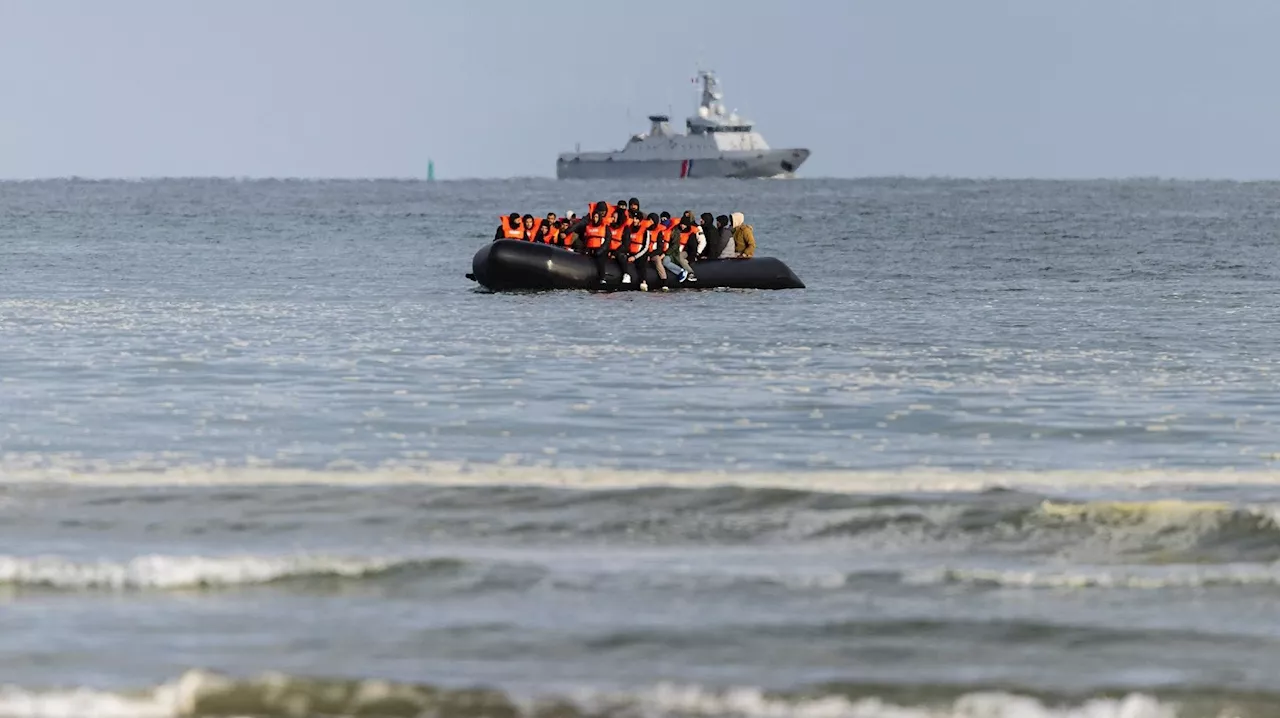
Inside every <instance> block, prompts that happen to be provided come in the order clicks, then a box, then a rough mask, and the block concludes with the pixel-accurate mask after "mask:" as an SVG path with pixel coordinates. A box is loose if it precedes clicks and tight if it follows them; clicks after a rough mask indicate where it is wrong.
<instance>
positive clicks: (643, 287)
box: [640, 282, 649, 292]
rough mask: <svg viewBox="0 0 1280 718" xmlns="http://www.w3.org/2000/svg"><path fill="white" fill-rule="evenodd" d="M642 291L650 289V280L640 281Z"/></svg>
mask: <svg viewBox="0 0 1280 718" xmlns="http://www.w3.org/2000/svg"><path fill="white" fill-rule="evenodd" d="M640 291H642V292H647V291H649V283H648V282H641V283H640Z"/></svg>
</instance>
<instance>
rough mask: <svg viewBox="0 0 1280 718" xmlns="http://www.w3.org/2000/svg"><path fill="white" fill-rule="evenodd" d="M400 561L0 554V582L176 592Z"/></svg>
mask: <svg viewBox="0 0 1280 718" xmlns="http://www.w3.org/2000/svg"><path fill="white" fill-rule="evenodd" d="M402 563H404V561H403V560H395V559H383V558H367V559H350V558H339V557H329V556H306V555H304V556H279V557H263V556H218V557H208V556H162V555H150V556H139V557H137V558H133V559H131V560H128V561H105V560H104V561H72V560H68V559H65V558H61V557H56V556H35V557H26V556H3V555H0V583H5V584H14V585H22V586H46V587H51V588H60V589H73V590H75V589H79V590H86V589H110V590H138V589H181V588H201V587H217V586H240V585H250V584H261V583H268V582H271V581H278V580H281V579H285V578H293V577H303V576H343V577H357V576H363V575H367V574H370V573H377V572H380V571H385V570H387V569H389V568H392V567H394V566H396V565H398V564H402Z"/></svg>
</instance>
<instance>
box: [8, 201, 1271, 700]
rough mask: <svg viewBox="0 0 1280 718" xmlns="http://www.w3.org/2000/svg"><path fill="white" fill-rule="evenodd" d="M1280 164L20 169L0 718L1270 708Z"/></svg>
mask: <svg viewBox="0 0 1280 718" xmlns="http://www.w3.org/2000/svg"><path fill="white" fill-rule="evenodd" d="M1278 190H1280V185H1277V184H1267V183H1252V184H1239V183H1227V182H1223V183H1210V182H1161V181H1155V180H1133V181H1113V182H1103V181H1099V182H1021V181H961V180H891V179H878V180H860V181H824V180H795V181H781V182H779V181H747V182H740V181H724V182H715V181H711V182H678V181H671V182H647V183H638V184H621V183H618V184H607V183H605V184H586V183H575V182H554V181H549V180H516V181H505V182H497V181H494V182H435V183H425V182H414V181H326V182H319V181H316V182H309V181H231V180H164V181H145V182H132V181H107V182H89V181H70V180H58V181H45V182H11V183H0V716H54V715H59V716H61V715H66V716H356V715H359V716H416V715H430V716H435V717H437V718H481V717H485V716H493V717H495V718H517V717H520V718H523V717H525V716H528V717H530V718H533V717H537V718H588V717H590V718H667V717H680V718H692V717H694V716H703V717H706V718H730V717H732V718H784V717H789V716H799V717H802V718H839V717H843V716H853V717H857V718H870V717H872V716H890V717H893V718H942V717H944V716H966V717H971V718H996V717H998V716H999V717H1003V716H1008V717H1010V718H1012V717H1014V716H1017V717H1019V718H1024V717H1026V718H1029V717H1032V716H1059V717H1063V718H1065V717H1067V716H1071V717H1077V716H1078V717H1081V718H1084V717H1088V718H1104V717H1108V716H1122V717H1123V718H1147V717H1153V718H1154V717H1156V716H1159V717H1161V718H1164V717H1166V716H1194V717H1204V718H1233V717H1236V716H1238V717H1240V718H1255V717H1261V716H1280V609H1278V608H1277V607H1278V606H1280V524H1278V523H1277V520H1278V518H1280V471H1277V467H1276V462H1277V459H1280V432H1277V422H1278V421H1280V392H1278V391H1277V389H1278V386H1277V378H1278V377H1277V374H1278V373H1280V359H1277V356H1278V355H1277V352H1276V347H1277V345H1278V342H1280V293H1277V291H1276V287H1277V286H1278V283H1280V241H1277V240H1278V237H1280V235H1278V234H1277V229H1276V228H1277V227H1278V226H1280V222H1278V220H1280V191H1278ZM631 196H638V197H640V198H641V200H642V201H643V203H644V204H645V206H646V207H650V208H654V209H668V210H671V211H673V212H674V211H683V210H685V209H692V210H694V212H695V213H700V212H703V211H711V212H713V213H715V214H720V213H725V214H727V213H729V212H732V211H735V210H739V211H743V212H744V213H745V214H746V216H747V220H748V222H749V223H751V224H753V226H754V228H755V232H756V237H757V240H758V242H759V253H760V254H763V255H770V256H776V257H779V258H781V259H783V260H784V261H786V262H787V263H788V264H789V265H790V266H791V267H792V269H794V270H795V271H796V273H797V274H798V275H799V276H800V277H801V278H802V279H803V280H804V281H805V282H806V284H807V288H806V289H803V290H789V291H777V292H769V291H730V290H707V291H678V292H671V293H665V294H659V293H648V294H642V293H638V292H625V293H605V294H600V293H591V292H549V293H521V294H492V293H487V292H484V291H482V290H479V289H478V288H477V287H476V286H475V285H474V284H473V283H472V282H470V281H469V280H467V279H466V278H465V276H464V275H465V274H466V273H467V272H468V271H470V262H471V256H472V254H473V253H474V252H475V251H476V250H477V249H479V248H480V247H481V246H483V245H484V244H485V243H486V242H488V241H489V240H490V239H491V238H492V235H493V230H494V227H495V226H496V221H497V216H498V215H499V214H505V213H508V212H510V211H513V210H519V211H532V212H545V211H548V210H553V211H557V212H564V211H566V210H571V209H572V210H574V211H577V212H579V213H581V212H582V211H583V210H584V209H585V208H586V206H587V205H588V203H589V202H591V201H595V200H601V199H603V200H609V201H612V200H616V199H618V198H622V197H631Z"/></svg>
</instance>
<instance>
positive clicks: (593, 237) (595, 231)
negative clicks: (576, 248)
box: [582, 222, 609, 249]
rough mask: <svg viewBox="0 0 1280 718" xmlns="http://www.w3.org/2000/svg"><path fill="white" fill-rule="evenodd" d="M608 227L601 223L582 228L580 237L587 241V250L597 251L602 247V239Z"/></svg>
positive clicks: (589, 224)
mask: <svg viewBox="0 0 1280 718" xmlns="http://www.w3.org/2000/svg"><path fill="white" fill-rule="evenodd" d="M608 229H609V228H608V227H607V226H606V225H605V224H604V223H603V222H601V223H600V224H595V223H588V224H587V226H586V227H583V228H582V236H583V237H584V238H586V240H587V249H599V248H600V247H602V246H604V238H605V235H606V234H607V233H608Z"/></svg>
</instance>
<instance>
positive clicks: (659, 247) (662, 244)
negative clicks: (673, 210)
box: [649, 222, 671, 254]
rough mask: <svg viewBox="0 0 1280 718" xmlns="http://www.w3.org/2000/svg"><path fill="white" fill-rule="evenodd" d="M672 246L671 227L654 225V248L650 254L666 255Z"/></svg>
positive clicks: (659, 224)
mask: <svg viewBox="0 0 1280 718" xmlns="http://www.w3.org/2000/svg"><path fill="white" fill-rule="evenodd" d="M670 244H671V227H664V226H662V222H658V223H657V224H655V225H653V247H652V248H651V249H650V250H649V254H666V253H667V249H668V248H669V247H670Z"/></svg>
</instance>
